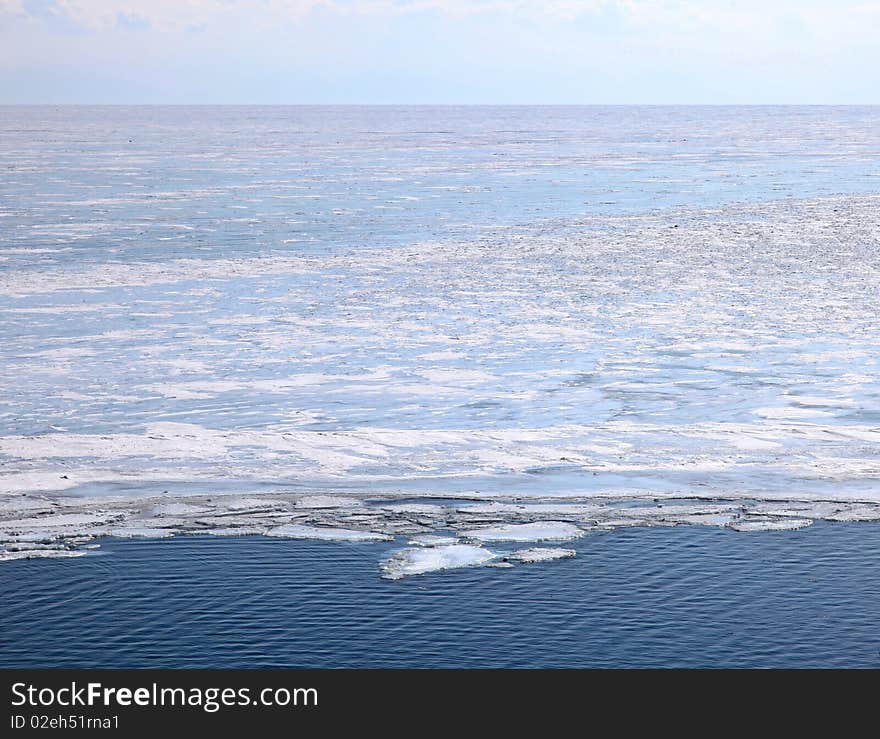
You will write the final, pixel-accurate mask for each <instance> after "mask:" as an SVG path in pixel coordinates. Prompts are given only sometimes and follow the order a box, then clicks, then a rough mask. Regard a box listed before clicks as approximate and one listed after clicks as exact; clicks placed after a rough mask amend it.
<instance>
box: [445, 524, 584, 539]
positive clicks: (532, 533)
mask: <svg viewBox="0 0 880 739" xmlns="http://www.w3.org/2000/svg"><path fill="white" fill-rule="evenodd" d="M585 533H586V532H585V531H584V530H583V529H579V528H578V527H577V526H575V525H574V524H570V523H564V522H562V521H535V522H533V523H521V524H504V525H500V526H485V527H483V528H479V529H467V530H465V531H462V532H461V535H462V536H464V537H466V538H468V539H476V540H478V541H567V540H569V539H576V538H578V537H579V536H583V535H584V534H585Z"/></svg>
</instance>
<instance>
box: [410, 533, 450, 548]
mask: <svg viewBox="0 0 880 739" xmlns="http://www.w3.org/2000/svg"><path fill="white" fill-rule="evenodd" d="M457 542H458V539H457V538H456V537H454V536H440V535H439V534H419V535H418V536H414V537H412V538H411V539H410V540H409V541H408V542H407V544H414V545H415V546H418V547H442V546H449V545H450V544H456V543H457Z"/></svg>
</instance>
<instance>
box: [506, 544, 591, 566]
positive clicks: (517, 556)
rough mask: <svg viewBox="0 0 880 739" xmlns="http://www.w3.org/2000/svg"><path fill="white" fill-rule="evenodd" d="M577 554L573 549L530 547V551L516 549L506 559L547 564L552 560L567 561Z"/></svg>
mask: <svg viewBox="0 0 880 739" xmlns="http://www.w3.org/2000/svg"><path fill="white" fill-rule="evenodd" d="M576 554H577V552H576V551H575V550H574V549H562V548H559V547H532V548H530V549H518V550H517V551H515V552H512V553H511V554H508V555H507V557H506V559H509V560H512V561H514V562H523V563H531V562H549V561H551V560H554V559H567V558H570V557H574V556H575V555H576Z"/></svg>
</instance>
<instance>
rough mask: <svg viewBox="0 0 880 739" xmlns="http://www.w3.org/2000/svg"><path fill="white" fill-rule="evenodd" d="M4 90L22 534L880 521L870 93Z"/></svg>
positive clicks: (0, 292)
mask: <svg viewBox="0 0 880 739" xmlns="http://www.w3.org/2000/svg"><path fill="white" fill-rule="evenodd" d="M0 113H2V115H0V137H2V142H3V146H2V147H0V171H2V173H3V176H2V178H0V316H2V317H0V377H2V382H0V388H2V389H0V558H2V559H18V558H21V557H31V556H41V557H42V556H59V555H61V556H69V555H72V554H77V553H82V552H83V551H86V550H83V549H81V547H82V546H83V545H88V543H89V542H90V541H93V540H94V539H96V538H99V537H104V536H107V535H112V536H145V537H161V536H168V535H173V534H176V533H185V532H211V531H213V532H215V533H223V534H227V535H230V534H231V535H235V534H239V533H254V534H269V535H270V536H271V537H272V539H271V540H270V543H271V541H275V542H277V541H278V540H279V539H284V538H337V539H338V538H347V539H362V540H366V541H374V542H376V541H385V542H388V541H391V540H396V543H397V545H403V544H405V543H406V541H408V540H409V539H410V538H412V537H418V536H422V535H424V536H428V537H431V536H434V537H438V536H439V537H441V540H440V543H438V541H437V540H433V539H427V540H421V541H419V540H417V541H416V543H415V544H412V545H410V546H409V551H407V552H405V553H403V554H401V555H400V557H398V559H396V560H394V562H392V563H391V564H390V565H386V566H385V574H386V575H393V576H397V575H400V576H403V575H409V574H416V573H418V572H423V571H427V570H431V569H439V568H440V567H448V566H452V565H458V564H471V563H477V562H479V560H481V559H486V560H487V561H488V558H491V557H495V555H496V552H494V550H492V546H493V542H496V541H516V542H518V543H519V544H520V545H521V548H522V549H523V550H527V549H528V548H529V547H530V546H532V545H534V544H540V543H541V542H555V543H553V544H552V546H553V547H557V548H559V547H562V548H566V547H569V546H576V543H577V541H579V540H580V538H581V537H582V536H583V535H584V534H585V533H586V534H587V535H589V534H591V533H596V532H607V531H613V530H617V529H621V528H624V527H635V528H636V529H638V530H639V531H644V527H649V526H656V525H675V524H692V525H699V526H701V527H713V528H723V529H724V530H725V535H727V534H728V533H729V534H730V535H731V536H733V535H734V532H736V535H741V536H747V535H751V534H752V533H754V532H755V531H760V530H792V529H800V528H805V527H807V526H810V525H812V524H813V523H814V522H815V521H823V520H832V521H876V520H880V482H878V477H880V367H878V357H880V351H878V346H880V324H878V321H877V305H878V304H880V294H878V293H880V290H878V286H880V249H878V241H880V207H878V206H880V195H878V193H880V176H878V175H880V170H878V167H877V162H878V151H880V126H878V123H880V109H878V108H870V107H869V108H855V107H851V108H835V107H820V108H809V107H787V108H768V107H753V108H711V107H695V108H688V107H682V108H663V107H652V108H635V107H622V108H577V107H563V108H393V107H378V108H357V107H352V108H248V107H241V108H185V107H171V108H149V107H147V108H126V107H114V108H50V107H48V108H3V109H2V110H0ZM511 527H518V528H511ZM522 527H525V528H522ZM487 530H488V531H491V532H492V533H487ZM847 530H848V529H847ZM548 532H549V534H548ZM694 535H697V534H694ZM699 535H701V536H702V535H705V533H701V534H699ZM587 538H589V536H587ZM426 541H427V544H426ZM572 542H574V544H573V543H572ZM303 546H305V545H303ZM371 546H374V545H372V544H364V547H365V548H364V550H363V551H364V552H369V551H372V550H371V549H370V547H371ZM383 546H387V545H383ZM442 547H445V548H442ZM428 550H430V551H428ZM150 551H154V550H153V549H150ZM155 551H158V550H155ZM487 552H488V553H487ZM522 556H526V557H539V558H545V557H548V556H550V555H548V554H547V553H546V552H544V553H538V554H534V553H532V554H527V555H522ZM378 562H379V560H374V561H373V566H374V571H378V569H377V565H378ZM577 562H578V558H577V557H575V558H574V560H572V562H571V563H564V565H565V566H577ZM555 565H556V566H561V563H559V562H557V563H555ZM42 566H45V567H51V566H52V565H50V564H48V563H43V565H42ZM65 566H71V567H73V565H65ZM83 566H86V565H83ZM534 566H535V567H537V568H538V569H540V568H541V567H543V566H544V565H534ZM549 566H550V565H549V564H548V565H547V567H548V570H547V571H548V573H549V572H550V571H551V570H550V569H549ZM485 572H489V573H490V574H495V575H498V572H496V571H493V570H485ZM4 576H5V574H4ZM481 576H482V575H481Z"/></svg>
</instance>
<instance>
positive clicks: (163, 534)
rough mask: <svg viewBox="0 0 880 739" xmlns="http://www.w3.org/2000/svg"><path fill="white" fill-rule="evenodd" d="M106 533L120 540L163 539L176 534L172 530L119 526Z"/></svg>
mask: <svg viewBox="0 0 880 739" xmlns="http://www.w3.org/2000/svg"><path fill="white" fill-rule="evenodd" d="M107 533H109V534H110V536H115V537H118V538H120V539H133V538H144V539H165V538H167V537H169V536H174V535H175V534H176V533H177V532H176V531H175V530H174V529H155V528H152V527H150V526H119V527H118V528H115V529H110V531H108V532H107Z"/></svg>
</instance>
